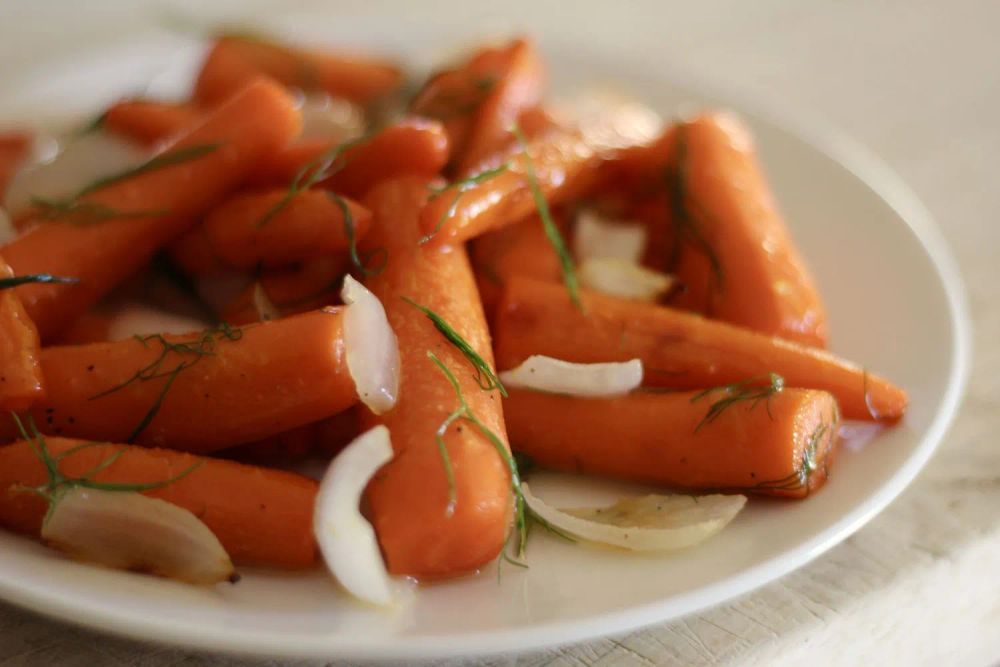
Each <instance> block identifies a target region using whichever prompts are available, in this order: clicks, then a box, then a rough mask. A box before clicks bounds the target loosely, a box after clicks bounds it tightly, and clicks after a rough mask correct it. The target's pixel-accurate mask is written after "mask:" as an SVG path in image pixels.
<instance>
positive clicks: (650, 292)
mask: <svg viewBox="0 0 1000 667" xmlns="http://www.w3.org/2000/svg"><path fill="white" fill-rule="evenodd" d="M576 275H577V278H579V279H580V285H581V286H582V287H586V288H588V289H592V290H595V291H598V292H603V293H604V294H610V295H611V296H616V297H619V298H622V299H638V300H640V301H656V300H657V299H659V298H660V297H661V296H663V295H664V294H666V293H667V292H669V291H670V288H671V287H672V286H673V284H674V278H673V276H668V275H667V274H665V273H660V272H659V271H653V270H652V269H647V268H646V267H644V266H640V265H639V264H633V263H631V262H627V261H625V260H623V259H618V258H616V257H601V258H595V259H588V260H586V261H584V262H583V263H581V264H580V265H579V266H578V267H577V269H576Z"/></svg>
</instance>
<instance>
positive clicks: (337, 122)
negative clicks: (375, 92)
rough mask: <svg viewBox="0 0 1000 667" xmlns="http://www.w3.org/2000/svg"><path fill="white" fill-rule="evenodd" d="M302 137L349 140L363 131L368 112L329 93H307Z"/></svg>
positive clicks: (303, 107)
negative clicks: (365, 112) (365, 113)
mask: <svg viewBox="0 0 1000 667" xmlns="http://www.w3.org/2000/svg"><path fill="white" fill-rule="evenodd" d="M299 111H300V112H301V114H302V134H301V135H300V136H301V137H302V138H303V139H332V140H334V141H337V142H344V141H350V140H351V139H356V138H358V137H360V136H361V135H362V134H364V131H365V115H364V113H363V112H362V111H361V108H360V107H358V106H357V105H356V104H352V103H351V102H349V101H347V100H345V99H343V98H340V97H330V96H329V95H327V94H326V93H310V94H308V95H305V96H304V97H303V100H302V106H301V107H300V108H299Z"/></svg>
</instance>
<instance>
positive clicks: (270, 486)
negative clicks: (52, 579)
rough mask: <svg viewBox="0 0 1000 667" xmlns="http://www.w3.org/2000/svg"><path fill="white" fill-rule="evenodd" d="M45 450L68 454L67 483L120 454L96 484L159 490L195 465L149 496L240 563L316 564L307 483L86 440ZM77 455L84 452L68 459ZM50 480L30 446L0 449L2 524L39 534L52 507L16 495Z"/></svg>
mask: <svg viewBox="0 0 1000 667" xmlns="http://www.w3.org/2000/svg"><path fill="white" fill-rule="evenodd" d="M8 421H9V419H8ZM45 443H46V445H47V447H48V449H49V452H50V454H51V455H52V456H53V457H56V456H59V455H61V454H66V456H65V457H64V458H63V459H62V460H61V461H60V462H59V470H60V472H62V473H63V474H64V475H67V476H69V477H82V476H83V475H86V474H87V473H88V472H90V471H91V470H93V469H94V468H96V467H97V466H98V465H100V464H101V463H103V462H106V461H108V460H109V459H110V458H112V457H114V456H116V455H117V457H118V458H117V459H115V460H114V462H113V463H111V464H110V465H109V466H108V467H107V468H105V469H104V470H101V471H100V472H99V473H97V474H96V475H95V477H94V479H95V481H98V482H105V483H108V482H117V483H123V484H126V483H127V484H153V483H158V482H162V481H164V480H168V479H170V478H172V477H175V476H177V475H179V474H181V473H183V472H184V471H186V470H189V469H190V468H192V466H195V465H196V464H197V465H198V467H197V468H195V469H194V470H192V471H191V472H190V473H189V474H187V475H185V476H183V477H182V478H181V479H179V480H177V481H175V482H173V483H171V484H168V485H166V486H164V487H162V488H158V489H155V490H152V491H147V492H145V495H148V496H153V497H155V498H161V499H163V500H165V501H167V502H170V503H173V504H175V505H178V506H179V507H183V508H185V509H187V510H189V511H191V512H193V513H194V514H195V515H196V516H197V517H198V518H199V519H201V520H202V521H203V522H204V523H205V525H207V526H208V527H209V528H210V529H211V530H212V532H213V533H215V536H216V537H218V538H219V541H220V542H221V543H222V546H224V547H225V548H226V551H227V552H228V553H229V556H230V557H231V558H232V559H233V560H234V561H235V562H236V563H239V564H248V565H269V566H276V567H283V568H295V569H300V568H306V567H309V566H311V565H313V564H314V563H315V561H316V545H315V542H314V540H313V532H312V513H313V505H314V504H315V498H316V482H314V481H313V480H311V479H309V478H307V477H302V476H301V475H296V474H293V473H289V472H284V471H280V470H270V469H267V468H259V467H256V466H250V465H244V464H241V463H235V462H233V461H222V460H218V459H208V458H203V457H199V456H192V455H190V454H183V453H181V452H176V451H172V450H168V449H147V448H145V447H135V446H128V445H96V446H87V447H81V445H84V444H85V443H84V442H83V441H80V440H70V439H67V438H46V439H45ZM73 448H79V449H76V451H74V452H72V453H68V454H67V452H69V451H70V450H72V449H73ZM118 452H124V453H122V454H118ZM47 479H48V478H47V475H46V471H45V468H44V466H43V465H42V461H41V460H40V459H39V458H38V455H37V454H36V453H35V452H34V451H33V450H32V448H31V444H30V443H28V442H26V441H23V440H22V441H19V442H16V443H14V444H11V445H7V446H5V447H0V525H2V526H3V527H4V528H8V529H10V530H14V531H17V532H20V533H26V534H30V535H38V533H39V531H40V530H41V525H42V518H43V516H44V515H45V510H46V501H45V500H44V499H42V498H40V497H38V496H36V495H34V494H31V493H23V492H22V493H18V492H17V491H16V488H17V487H19V486H28V487H34V486H40V485H42V484H44V483H45V482H46V480H47Z"/></svg>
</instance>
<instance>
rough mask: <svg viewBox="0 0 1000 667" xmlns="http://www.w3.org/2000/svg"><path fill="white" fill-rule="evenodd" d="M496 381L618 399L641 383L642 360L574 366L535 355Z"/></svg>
mask: <svg viewBox="0 0 1000 667" xmlns="http://www.w3.org/2000/svg"><path fill="white" fill-rule="evenodd" d="M500 381H501V382H503V383H504V385H505V386H507V387H511V388H515V389H534V390H536V391H547V392H550V393H553V394H568V395H570V396H590V397H598V396H621V395H622V394H627V393H628V392H630V391H632V390H633V389H635V388H636V387H638V386H639V385H641V384H642V361H640V360H639V359H631V360H629V361H622V362H611V363H604V364H574V363H571V362H568V361H563V360H561V359H553V358H552V357H545V356H542V355H539V354H535V355H532V356H530V357H528V358H527V359H525V360H524V362H523V363H522V364H521V365H520V366H518V367H517V368H512V369H511V370H509V371H504V372H502V373H500Z"/></svg>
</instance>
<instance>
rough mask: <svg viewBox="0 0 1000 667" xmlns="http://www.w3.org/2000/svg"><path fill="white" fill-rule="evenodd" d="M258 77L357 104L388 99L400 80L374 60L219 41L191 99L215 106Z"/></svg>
mask: <svg viewBox="0 0 1000 667" xmlns="http://www.w3.org/2000/svg"><path fill="white" fill-rule="evenodd" d="M261 74H264V75H267V76H270V77H272V78H274V79H277V80H278V81H280V82H281V83H283V84H285V85H286V86H292V87H295V88H299V89H301V90H304V91H307V92H308V91H314V90H322V91H325V92H327V93H329V94H330V95H333V96H336V97H343V98H346V99H348V100H350V101H352V102H356V103H358V104H368V103H369V102H372V101H374V100H375V99H376V98H378V97H382V96H383V95H386V94H388V93H389V92H391V91H392V90H393V89H394V88H396V87H397V86H398V85H399V83H400V81H401V80H402V75H401V73H400V71H399V69H398V68H397V67H396V66H395V65H392V64H390V63H388V62H386V61H384V60H379V59H376V58H370V57H364V56H359V55H355V54H347V53H338V52H335V51H329V50H318V49H317V50H306V49H297V48H293V47H291V46H287V45H284V44H279V43H276V42H272V41H268V40H265V39H260V38H247V37H239V36H225V37H220V38H219V39H218V40H216V42H215V45H214V46H213V47H212V50H211V51H209V54H208V57H207V58H206V60H205V63H204V64H203V65H202V68H201V72H200V73H199V74H198V81H197V83H196V84H195V92H194V95H195V99H197V100H198V101H199V102H200V103H202V104H216V103H218V102H219V101H221V100H223V99H225V98H226V97H228V96H229V95H232V94H233V92H235V91H236V90H239V89H240V88H241V87H242V86H244V85H245V84H246V83H247V81H249V80H250V79H252V78H254V77H255V76H258V75H261Z"/></svg>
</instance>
